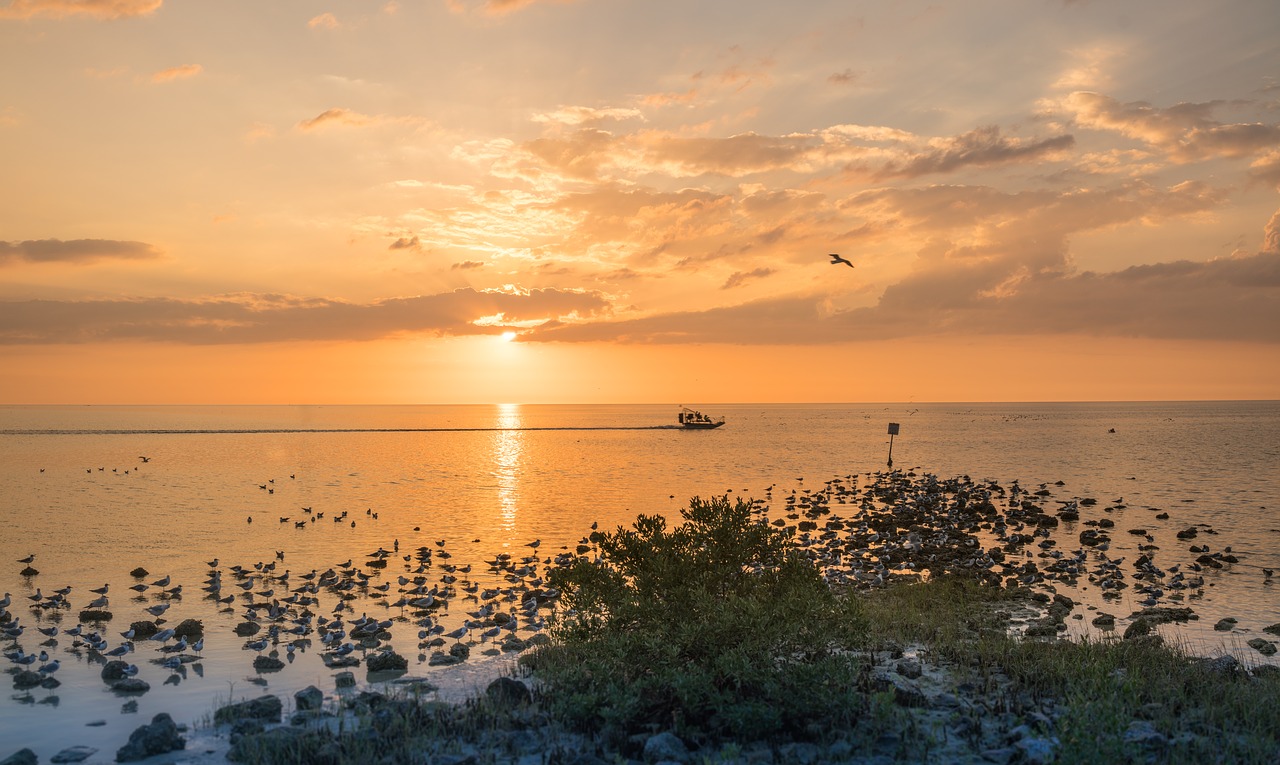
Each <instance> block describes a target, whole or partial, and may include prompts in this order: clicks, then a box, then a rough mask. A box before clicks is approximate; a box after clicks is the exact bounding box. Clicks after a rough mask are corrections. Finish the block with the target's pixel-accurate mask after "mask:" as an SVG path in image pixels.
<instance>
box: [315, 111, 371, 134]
mask: <svg viewBox="0 0 1280 765" xmlns="http://www.w3.org/2000/svg"><path fill="white" fill-rule="evenodd" d="M376 120H377V118H376V117H370V116H369V115H367V114H361V113H359V112H353V111H351V110H350V109H344V108H342V107H334V108H332V109H327V110H325V111H323V112H321V113H319V114H317V115H316V116H314V117H312V118H311V119H309V120H302V121H301V122H299V123H298V125H297V127H298V129H299V130H303V131H308V130H317V129H319V128H323V127H330V126H333V125H339V126H348V127H362V126H364V125H370V124H373V123H374V122H375V121H376Z"/></svg>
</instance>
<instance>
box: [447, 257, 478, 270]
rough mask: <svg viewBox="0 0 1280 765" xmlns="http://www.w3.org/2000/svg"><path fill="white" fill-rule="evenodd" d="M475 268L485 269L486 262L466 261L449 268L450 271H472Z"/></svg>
mask: <svg viewBox="0 0 1280 765" xmlns="http://www.w3.org/2000/svg"><path fill="white" fill-rule="evenodd" d="M475 268H484V261H480V260H464V261H462V262H461V263H454V264H453V265H451V266H449V270H450V271H470V270H472V269H475Z"/></svg>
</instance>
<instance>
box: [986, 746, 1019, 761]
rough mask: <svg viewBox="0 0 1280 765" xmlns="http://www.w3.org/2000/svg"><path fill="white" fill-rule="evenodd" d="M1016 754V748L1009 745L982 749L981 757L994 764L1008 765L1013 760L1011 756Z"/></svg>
mask: <svg viewBox="0 0 1280 765" xmlns="http://www.w3.org/2000/svg"><path fill="white" fill-rule="evenodd" d="M1017 754H1018V750H1016V749H1014V748H1013V747H1011V746H1002V747H1000V748H999V749H984V750H982V753H981V756H982V759H983V760H985V761H987V762H994V763H995V764H996V765H1009V763H1010V762H1013V758H1014V757H1016V756H1017Z"/></svg>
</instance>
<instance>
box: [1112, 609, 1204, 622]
mask: <svg viewBox="0 0 1280 765" xmlns="http://www.w3.org/2000/svg"><path fill="white" fill-rule="evenodd" d="M1129 617H1130V618H1131V619H1146V620H1147V621H1149V622H1151V623H1152V624H1168V623H1169V622H1186V621H1192V620H1195V619H1199V618H1200V616H1199V615H1198V614H1197V613H1196V612H1195V611H1192V610H1191V609H1190V608H1173V607H1168V606H1157V607H1155V608H1147V609H1144V610H1142V611H1135V612H1134V613H1132V614H1129Z"/></svg>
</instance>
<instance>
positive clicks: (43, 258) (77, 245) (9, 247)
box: [0, 239, 160, 265]
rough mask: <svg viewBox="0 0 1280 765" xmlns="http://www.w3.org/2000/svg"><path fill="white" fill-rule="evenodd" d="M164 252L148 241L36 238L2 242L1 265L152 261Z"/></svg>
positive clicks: (0, 246) (0, 243) (0, 249)
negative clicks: (16, 263)
mask: <svg viewBox="0 0 1280 765" xmlns="http://www.w3.org/2000/svg"><path fill="white" fill-rule="evenodd" d="M158 257H160V252H159V250H157V249H156V248H155V247H153V246H152V245H149V244H147V243H145V242H128V241H116V240H113V239H69V240H66V241H63V240H61V239H36V240H27V241H24V242H0V265H3V264H4V263H8V262H25V263H91V262H94V261H98V260H152V259H155V258H158Z"/></svg>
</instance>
